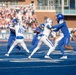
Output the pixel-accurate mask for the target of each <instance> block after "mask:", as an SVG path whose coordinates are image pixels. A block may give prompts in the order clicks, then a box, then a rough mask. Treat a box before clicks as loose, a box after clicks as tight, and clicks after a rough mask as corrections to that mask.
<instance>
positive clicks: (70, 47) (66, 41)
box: [64, 37, 76, 51]
mask: <svg viewBox="0 0 76 75" xmlns="http://www.w3.org/2000/svg"><path fill="white" fill-rule="evenodd" d="M69 42H70V37H66V38H65V40H64V48H65V49H68V50H74V51H76V48H73V47H72V46H70V45H68V44H69Z"/></svg>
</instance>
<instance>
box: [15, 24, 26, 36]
mask: <svg viewBox="0 0 76 75" xmlns="http://www.w3.org/2000/svg"><path fill="white" fill-rule="evenodd" d="M24 31H25V28H24V27H23V26H22V25H20V24H17V25H15V32H16V36H23V37H24Z"/></svg>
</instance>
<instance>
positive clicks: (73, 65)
mask: <svg viewBox="0 0 76 75" xmlns="http://www.w3.org/2000/svg"><path fill="white" fill-rule="evenodd" d="M50 67H54V68H55V67H57V68H59V67H68V68H69V67H76V64H72V65H48V66H27V67H0V70H1V69H26V68H28V69H29V68H32V69H33V68H50Z"/></svg>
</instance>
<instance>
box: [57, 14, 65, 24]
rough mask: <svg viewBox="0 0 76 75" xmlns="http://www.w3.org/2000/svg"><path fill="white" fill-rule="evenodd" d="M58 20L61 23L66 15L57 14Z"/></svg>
mask: <svg viewBox="0 0 76 75" xmlns="http://www.w3.org/2000/svg"><path fill="white" fill-rule="evenodd" d="M56 17H57V22H58V23H59V21H60V20H64V16H63V15H62V14H58V15H57V16H56Z"/></svg>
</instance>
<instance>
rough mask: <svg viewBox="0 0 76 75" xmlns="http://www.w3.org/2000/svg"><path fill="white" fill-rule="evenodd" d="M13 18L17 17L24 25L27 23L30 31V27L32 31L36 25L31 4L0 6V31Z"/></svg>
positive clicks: (2, 30)
mask: <svg viewBox="0 0 76 75" xmlns="http://www.w3.org/2000/svg"><path fill="white" fill-rule="evenodd" d="M14 18H18V19H19V21H20V22H22V23H23V24H24V25H28V26H29V30H28V31H30V28H32V29H31V31H32V30H33V29H35V28H36V27H37V25H38V22H37V18H36V15H35V11H34V8H33V5H32V4H30V5H26V6H16V7H10V8H8V7H5V6H2V7H0V32H4V31H5V30H6V29H7V26H8V24H9V23H11V22H12V20H13V19H14Z"/></svg>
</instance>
